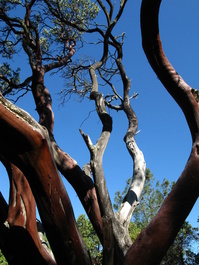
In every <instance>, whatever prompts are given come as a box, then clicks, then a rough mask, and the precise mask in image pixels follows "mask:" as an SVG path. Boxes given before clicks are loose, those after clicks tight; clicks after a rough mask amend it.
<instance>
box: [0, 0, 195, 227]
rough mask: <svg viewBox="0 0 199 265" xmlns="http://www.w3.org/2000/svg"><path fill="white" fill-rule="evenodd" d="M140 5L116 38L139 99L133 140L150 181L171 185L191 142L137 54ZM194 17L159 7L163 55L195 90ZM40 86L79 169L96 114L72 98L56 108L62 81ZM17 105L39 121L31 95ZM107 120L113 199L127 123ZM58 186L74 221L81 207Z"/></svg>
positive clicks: (125, 161)
mask: <svg viewBox="0 0 199 265" xmlns="http://www.w3.org/2000/svg"><path fill="white" fill-rule="evenodd" d="M140 5H141V1H140V0H134V1H132V0H129V1H128V3H127V5H126V8H125V10H124V15H123V17H122V19H121V21H120V23H119V25H118V27H117V32H118V33H119V32H120V33H122V32H126V38H125V44H124V61H123V63H124V66H125V69H126V71H127V75H128V76H129V78H130V79H132V88H131V91H132V94H133V93H134V92H138V93H139V96H138V98H137V99H136V100H133V101H132V106H133V108H134V110H135V111H136V114H137V116H138V120H139V130H140V133H139V134H138V135H137V136H136V140H137V143H138V145H139V147H140V149H141V150H142V151H143V153H144V156H145V160H146V165H147V167H148V168H150V169H151V172H152V173H153V174H154V177H155V178H156V179H157V180H160V181H161V180H162V179H164V178H166V179H169V180H170V181H173V180H174V181H176V180H177V178H178V177H179V175H180V174H181V172H182V170H183V169H184V166H185V164H186V161H187V159H188V157H189V153H190V150H191V137H190V133H189V130H188V127H187V124H186V121H185V119H184V116H183V114H182V112H181V110H180V109H179V107H178V106H177V105H176V104H175V102H174V100H173V99H172V98H171V97H170V95H168V93H167V92H166V90H165V89H164V87H163V86H162V84H161V83H160V81H159V80H158V78H157V77H156V75H155V74H154V73H153V71H152V70H151V68H150V66H149V64H148V62H147V59H146V57H145V55H144V52H143V50H142V45H141V33H140ZM198 12H199V1H198V0H191V1H185V0H167V1H163V3H162V5H161V11H160V34H161V38H162V43H163V48H164V51H165V53H166V55H167V57H168V59H169V60H170V62H171V63H172V64H173V66H174V68H175V69H176V71H177V72H178V73H179V74H180V75H181V76H182V77H183V79H184V80H185V81H186V82H187V83H188V84H189V85H191V86H192V87H194V88H197V89H198V84H199V74H198V69H199V50H198V44H199V34H198V26H199V16H198ZM94 55H95V56H96V59H100V57H98V56H99V53H96V54H95V53H94ZM76 56H77V55H76ZM45 81H46V83H45V84H46V86H47V87H48V89H49V90H50V92H51V94H52V96H53V98H54V100H53V109H54V112H55V127H54V134H55V138H56V140H57V142H58V144H59V145H60V147H61V148H62V149H63V150H65V151H66V152H67V153H69V154H70V155H71V156H72V157H73V158H75V159H76V160H77V162H78V163H79V165H80V166H83V165H84V164H85V163H87V162H88V161H89V152H88V150H87V147H86V145H85V143H84V141H83V139H82V137H81V135H80V133H79V128H80V126H81V124H82V122H83V121H84V123H83V125H82V126H81V129H82V130H83V131H84V132H85V133H87V134H89V135H90V137H91V139H92V141H93V143H95V142H96V140H97V138H98V136H99V134H100V132H101V124H100V121H99V119H98V118H97V119H96V113H95V112H92V113H91V114H90V116H89V119H86V118H87V117H88V115H89V111H90V110H94V103H93V102H90V101H89V100H85V101H84V102H82V103H79V102H77V101H75V99H74V98H72V99H71V100H70V101H68V102H67V103H66V104H65V106H64V108H62V107H59V103H60V102H59V101H56V99H57V98H58V96H57V95H56V93H57V92H58V91H59V90H61V89H62V85H63V81H61V80H60V79H59V78H58V77H56V76H55V75H54V76H52V77H51V78H49V79H48V78H46V79H45ZM18 105H19V106H20V107H22V108H24V109H25V110H27V111H28V112H30V113H31V114H32V115H33V116H34V117H35V118H36V119H37V120H38V116H37V114H36V111H35V110H34V109H35V106H34V103H33V102H32V99H31V95H30V97H29V99H28V100H26V102H25V101H24V100H21V101H20V102H19V103H18ZM110 114H111V115H112V116H113V132H112V135H111V139H110V142H109V144H108V147H107V150H106V152H105V155H104V161H103V164H104V171H105V176H106V180H107V186H108V189H109V192H110V195H111V199H113V198H114V193H115V191H117V190H123V188H124V186H125V181H126V179H128V178H129V177H131V175H132V169H133V164H132V160H131V158H130V157H129V154H128V152H127V151H126V147H125V144H124V142H123V137H124V135H125V132H126V129H127V125H128V123H127V120H126V118H125V116H124V115H123V114H122V113H115V112H113V111H111V112H110ZM85 119H86V120H85ZM2 170H3V169H2ZM2 174H3V176H2V182H1V191H2V193H3V194H4V196H5V198H6V199H8V181H7V177H6V174H4V172H3V171H2ZM63 181H64V184H65V186H66V189H67V191H68V193H69V196H70V198H71V201H72V203H73V206H74V211H75V215H76V216H78V215H79V214H81V213H83V209H82V207H81V204H80V203H79V201H78V198H77V196H76V194H75V192H74V191H73V190H72V189H71V187H70V185H69V184H68V183H67V182H66V181H65V180H63ZM198 206H199V204H198V203H196V205H195V207H194V208H193V210H192V212H191V214H190V215H189V217H188V220H189V221H190V222H191V224H192V225H194V226H198V223H197V217H198V216H199V212H198Z"/></svg>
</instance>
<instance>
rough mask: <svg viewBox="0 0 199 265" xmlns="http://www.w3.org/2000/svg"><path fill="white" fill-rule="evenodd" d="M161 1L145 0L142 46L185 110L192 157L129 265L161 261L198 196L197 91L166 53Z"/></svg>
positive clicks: (135, 246)
mask: <svg viewBox="0 0 199 265" xmlns="http://www.w3.org/2000/svg"><path fill="white" fill-rule="evenodd" d="M160 3H161V1H160V0H143V1H142V9H141V29H142V41H143V49H144V51H145V53H146V56H147V58H148V60H149V63H150V64H151V66H152V68H153V70H154V72H155V73H156V74H157V76H158V78H159V79H160V81H161V82H162V83H163V85H164V86H165V88H166V89H167V90H168V92H169V93H170V94H171V95H172V97H173V98H174V99H175V100H176V102H177V103H178V104H179V106H180V107H181V109H182V111H183V112H184V114H185V117H186V119H187V122H188V125H189V128H190V131H191V134H192V140H193V145H192V150H191V155H190V158H189V160H188V162H187V164H186V167H185V169H184V171H183V173H182V174H181V176H180V178H179V179H178V181H177V182H176V184H175V186H174V188H173V189H172V191H171V192H170V194H169V195H168V197H167V198H166V199H165V201H164V203H163V205H162V207H161V208H160V210H159V212H158V213H157V215H156V216H155V218H154V219H153V220H152V221H151V222H150V223H149V225H148V226H147V227H146V229H144V230H143V231H142V232H141V233H140V235H139V236H138V238H137V239H136V240H135V242H134V244H133V245H132V246H131V248H130V249H129V251H128V253H127V255H126V260H125V264H126V265H127V264H128V265H129V264H134V265H138V264H149V265H150V264H151V265H152V264H153V265H154V264H159V263H160V261H161V260H162V258H163V257H164V255H165V253H166V251H167V250H168V248H169V246H170V245H171V243H172V242H173V240H174V238H175V237H176V235H177V233H178V231H179V230H180V227H181V226H182V224H183V223H184V221H185V219H186V217H187V216H188V214H189V212H190V211H191V209H192V207H193V205H194V203H195V202H196V200H197V198H198V196H199V105H198V97H197V95H198V92H197V91H193V90H192V88H191V87H190V86H189V85H187V84H186V83H185V81H184V80H183V79H182V78H181V77H180V76H179V74H178V73H177V72H176V71H175V69H174V68H173V67H172V65H171V64H170V63H169V61H168V60H167V58H166V56H165V54H164V52H163V49H162V45H161V41H160V36H159V29H158V13H159V6H160ZM193 92H195V93H193ZM194 94H196V95H194Z"/></svg>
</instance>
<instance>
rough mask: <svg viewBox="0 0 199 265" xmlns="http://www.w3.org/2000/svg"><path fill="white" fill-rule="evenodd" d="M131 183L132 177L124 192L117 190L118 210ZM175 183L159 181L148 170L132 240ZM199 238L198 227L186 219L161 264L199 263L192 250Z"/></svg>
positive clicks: (137, 209)
mask: <svg viewBox="0 0 199 265" xmlns="http://www.w3.org/2000/svg"><path fill="white" fill-rule="evenodd" d="M129 185H130V179H129V180H127V183H126V186H125V188H124V191H123V192H120V191H117V192H116V193H115V199H114V201H115V204H114V208H115V209H116V210H117V209H118V208H119V206H120V204H121V202H122V200H123V198H124V196H125V195H126V192H127V190H128V187H129ZM173 185H174V182H172V183H170V182H169V181H168V180H166V179H164V180H163V181H162V183H160V182H159V181H156V182H155V179H154V177H153V174H152V173H151V171H150V169H147V170H146V182H145V186H144V189H143V191H142V196H141V198H140V201H139V205H138V206H137V208H136V209H135V211H134V213H133V218H132V222H131V223H130V226H129V233H130V236H131V239H132V241H134V240H135V239H136V237H137V235H138V234H139V233H140V232H141V231H142V229H143V228H145V227H146V226H147V224H148V223H149V222H150V221H151V220H152V218H153V217H154V216H155V215H156V213H157V212H158V210H159V208H160V206H161V205H162V203H163V201H164V199H165V197H166V196H167V195H168V193H169V192H170V191H171V189H172V187H173ZM198 240H199V234H198V228H194V227H192V226H191V224H190V223H188V222H187V221H186V222H185V223H184V224H183V226H182V228H181V230H180V231H179V233H178V235H177V237H176V239H175V241H174V242H173V244H172V245H171V247H170V248H169V250H168V252H167V253H166V255H165V257H164V259H163V261H162V263H161V265H173V264H175V265H180V264H186V265H191V264H198V263H197V262H196V261H197V259H198V256H197V255H196V254H195V253H194V252H193V251H192V246H193V244H194V243H195V244H196V242H197V241H198Z"/></svg>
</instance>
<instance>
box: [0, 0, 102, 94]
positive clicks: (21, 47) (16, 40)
mask: <svg viewBox="0 0 199 265" xmlns="http://www.w3.org/2000/svg"><path fill="white" fill-rule="evenodd" d="M26 2H27V1H22V0H21V1H19V0H9V1H8V0H6V1H3V0H1V1H0V8H1V27H0V43H1V47H0V56H1V59H2V62H3V64H2V65H1V72H0V80H2V81H1V84H0V85H1V90H3V92H7V93H9V92H13V93H14V92H16V91H14V90H13V87H14V88H16V85H18V84H19V82H20V78H19V73H20V69H17V70H15V71H14V70H12V69H11V68H10V66H9V65H8V64H7V63H8V62H10V60H11V59H12V60H13V62H14V61H15V58H17V56H19V55H21V54H24V52H25V54H26V55H27V59H28V61H26V62H29V64H28V63H27V65H28V67H29V66H31V68H32V69H35V67H36V64H37V62H38V57H42V62H44V63H45V65H48V66H49V65H50V64H55V63H59V62H60V60H61V59H63V58H65V57H67V55H68V53H69V52H70V51H71V46H73V47H75V50H76V51H77V49H78V47H80V46H83V40H82V38H81V36H82V34H83V32H84V31H86V30H88V29H89V27H90V23H91V22H92V21H93V20H94V19H95V18H96V16H97V15H98V12H99V7H98V5H97V4H96V2H95V1H91V0H73V1H72V0H71V1H70V0H69V1H62V0H59V1H57V0H44V1H34V4H33V6H32V7H31V10H30V12H26V6H28V5H26V4H27V3H26ZM27 13H29V14H30V16H29V17H28V19H29V20H28V23H26V21H27V16H26V14H27ZM28 25H31V26H30V27H29V26H28ZM78 41H79V43H81V44H80V45H79V44H78ZM17 59H18V58H17ZM40 59H41V58H40ZM68 61H70V60H69V59H68ZM26 62H25V63H24V65H23V67H24V69H25V72H26V73H28V71H27V69H26V65H25V64H26ZM6 64H7V65H6ZM64 64H67V62H64ZM62 66H63V65H62ZM57 67H58V68H59V64H58V66H57ZM51 69H52V68H51ZM4 70H6V71H4ZM7 70H8V71H7ZM22 70H23V69H22ZM28 70H29V69H28ZM4 72H5V75H4ZM23 73H24V72H23ZM27 77H28V76H27ZM10 79H11V80H10ZM10 81H12V82H10ZM23 84H25V83H23V82H22V86H23ZM24 86H25V87H23V88H25V89H26V84H25V85H24ZM20 88H21V87H20Z"/></svg>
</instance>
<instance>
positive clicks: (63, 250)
mask: <svg viewBox="0 0 199 265" xmlns="http://www.w3.org/2000/svg"><path fill="white" fill-rule="evenodd" d="M0 125H1V126H2V127H3V128H4V130H1V131H0V139H3V141H2V142H1V145H0V152H1V154H2V155H3V156H4V157H5V158H6V159H8V160H9V161H11V162H12V163H14V164H16V165H17V166H18V167H19V168H20V169H21V170H22V172H23V173H24V175H25V176H27V179H28V181H29V184H30V187H31V189H32V191H33V194H34V197H35V199H36V202H37V206H38V209H39V212H40V216H41V219H42V223H43V225H44V228H45V231H46V232H47V235H48V239H49V242H50V244H51V247H52V249H53V252H54V254H55V258H56V261H57V264H65V263H67V264H75V265H77V264H90V257H89V254H88V251H87V248H86V246H85V245H84V243H83V240H82V238H81V236H80V234H79V232H78V230H77V227H76V222H75V218H74V213H73V210H72V206H71V203H70V200H69V198H68V195H67V193H66V191H65V188H64V186H63V183H62V181H61V178H60V176H59V174H58V172H57V169H56V166H55V164H54V160H53V159H52V153H51V150H50V148H49V145H48V142H50V140H49V139H48V134H47V133H46V132H45V130H44V129H43V128H42V127H41V126H40V125H39V124H37V122H36V121H34V119H32V118H31V117H30V116H29V115H28V114H27V113H25V112H23V111H22V110H19V109H18V108H17V107H13V105H12V104H11V103H9V102H8V101H7V100H5V99H4V98H3V97H2V96H1V97H0ZM80 253H81V255H80Z"/></svg>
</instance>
